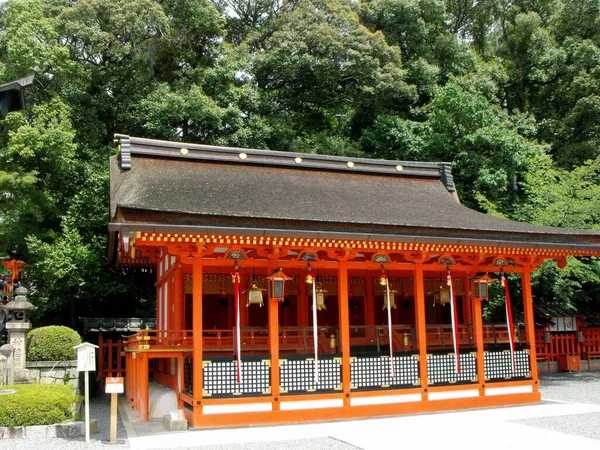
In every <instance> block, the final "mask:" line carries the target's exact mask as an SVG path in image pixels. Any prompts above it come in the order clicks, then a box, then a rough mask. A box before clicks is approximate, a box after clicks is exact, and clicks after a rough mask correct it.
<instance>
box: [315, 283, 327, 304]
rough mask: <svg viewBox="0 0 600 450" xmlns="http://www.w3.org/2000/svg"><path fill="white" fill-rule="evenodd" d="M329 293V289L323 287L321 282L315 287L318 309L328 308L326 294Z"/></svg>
mask: <svg viewBox="0 0 600 450" xmlns="http://www.w3.org/2000/svg"><path fill="white" fill-rule="evenodd" d="M326 293H327V289H323V285H322V284H321V283H319V282H318V283H317V286H316V287H315V294H316V296H317V301H316V303H317V311H321V310H322V309H327V305H326V304H325V294H326Z"/></svg>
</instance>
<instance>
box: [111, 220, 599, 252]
mask: <svg viewBox="0 0 600 450" xmlns="http://www.w3.org/2000/svg"><path fill="white" fill-rule="evenodd" d="M108 230H109V231H111V232H118V231H125V232H132V231H140V232H152V233H182V234H225V235H243V236H257V237H261V236H264V237H266V236H269V237H278V236H281V237H304V238H313V239H347V240H362V241H367V242H368V241H372V242H375V241H379V242H388V241H398V242H409V243H435V244H453V245H472V246H482V247H498V248H533V249H548V250H563V251H567V252H568V251H572V252H590V253H598V252H600V246H598V245H592V244H586V243H583V244H573V243H568V244H567V243H561V242H532V241H517V240H503V239H485V238H464V237H451V236H434V235H410V234H394V233H390V234H381V233H361V232H352V233H351V232H336V231H325V230H323V231H320V230H301V229H277V228H260V227H258V228H244V227H223V226H198V225H161V224H155V223H128V222H111V223H109V224H108Z"/></svg>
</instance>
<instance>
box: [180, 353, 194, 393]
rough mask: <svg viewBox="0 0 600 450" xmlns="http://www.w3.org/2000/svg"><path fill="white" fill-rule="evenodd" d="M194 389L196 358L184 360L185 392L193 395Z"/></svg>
mask: <svg viewBox="0 0 600 450" xmlns="http://www.w3.org/2000/svg"><path fill="white" fill-rule="evenodd" d="M193 388H194V358H192V357H186V358H183V392H185V393H186V394H188V395H192V393H193Z"/></svg>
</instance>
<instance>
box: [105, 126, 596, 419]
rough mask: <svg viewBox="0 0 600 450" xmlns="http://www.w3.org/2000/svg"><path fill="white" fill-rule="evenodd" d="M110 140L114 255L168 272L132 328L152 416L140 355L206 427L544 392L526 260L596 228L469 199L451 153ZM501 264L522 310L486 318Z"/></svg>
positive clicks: (132, 363) (136, 375) (550, 254)
mask: <svg viewBox="0 0 600 450" xmlns="http://www.w3.org/2000/svg"><path fill="white" fill-rule="evenodd" d="M116 141H117V142H118V144H119V154H118V155H117V156H115V157H113V158H112V159H111V167H110V196H111V198H110V224H109V231H110V256H111V259H112V261H113V262H114V263H116V264H119V265H121V266H142V267H148V266H155V267H156V273H157V280H156V292H157V294H156V298H157V318H156V319H157V327H156V330H146V331H140V332H138V333H136V334H135V335H133V336H131V337H129V338H128V339H127V342H126V355H127V356H126V386H127V389H126V393H127V396H128V397H129V399H130V400H131V401H132V404H133V407H134V408H137V409H138V410H139V413H140V417H141V418H142V420H147V419H148V384H149V377H150V375H149V367H152V368H153V370H152V377H153V380H154V381H156V382H158V383H161V384H163V385H165V386H167V387H170V388H171V389H173V390H174V391H175V393H176V395H177V399H178V403H179V406H180V407H181V408H182V409H184V411H185V415H186V419H187V420H188V421H189V423H190V425H191V426H192V427H196V428H200V427H228V426H236V425H255V424H266V423H284V422H302V421H315V420H329V419H342V418H355V417H371V416H381V415H393V414H405V413H415V412H426V411H440V410H450V409H461V408H477V407H488V406H498V405H512V404H524V403H533V402H538V401H540V393H539V390H538V383H539V381H538V372H537V362H536V354H535V341H534V339H535V335H534V322H533V300H532V295H531V287H530V279H531V273H532V272H533V271H534V270H535V269H536V267H537V266H538V265H539V264H540V263H541V262H542V261H544V260H546V259H557V260H559V262H560V264H564V263H565V258H566V257H567V256H568V255H573V256H583V255H599V254H600V233H594V232H591V231H583V230H566V229H558V228H551V227H540V226H534V225H530V224H525V223H518V222H512V221H508V220H503V219H500V218H496V217H491V216H488V215H485V214H481V213H478V212H476V211H473V210H470V209H468V208H466V207H464V206H462V205H461V204H460V202H459V200H458V197H457V195H456V192H455V188H454V184H453V180H452V175H451V172H450V165H449V164H447V163H420V162H400V161H381V160H369V159H358V158H346V157H332V156H321V155H313V154H295V153H286V152H274V151H263V150H251V149H239V148H227V147H213V146H206V145H195V144H182V143H175V142H165V141H158V140H150V139H142V138H134V137H129V136H125V135H117V136H116ZM508 273H511V274H519V276H520V284H521V286H520V288H521V289H520V291H521V292H522V303H523V305H524V308H523V311H522V313H523V317H524V324H521V326H518V324H511V322H510V320H508V321H507V322H505V323H502V324H496V325H484V324H483V321H482V301H485V297H486V296H487V295H486V292H485V291H486V290H487V289H486V287H487V284H486V283H491V282H499V281H500V280H501V279H502V280H503V279H504V274H508ZM273 274H275V275H273ZM277 277H279V279H277V280H275V281H273V280H272V278H277ZM282 277H285V278H286V280H285V281H283V280H281V278H282ZM276 282H277V283H282V285H281V284H279V285H277V286H274V285H273V283H276ZM281 288H283V292H281V290H280V289H281ZM506 292H507V294H508V290H507V291H506ZM508 299H509V297H508V295H507V300H508ZM261 301H262V302H263V303H264V306H261ZM508 309H509V310H510V308H508ZM507 316H508V315H507Z"/></svg>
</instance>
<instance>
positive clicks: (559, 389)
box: [0, 372, 600, 450]
mask: <svg viewBox="0 0 600 450" xmlns="http://www.w3.org/2000/svg"><path fill="white" fill-rule="evenodd" d="M540 390H541V392H542V398H543V401H544V402H567V403H587V404H594V405H600V372H582V373H560V374H542V375H541V385H540ZM90 417H91V418H94V419H97V420H98V429H99V433H98V434H93V435H91V436H90V442H89V443H86V442H85V438H79V439H58V438H54V439H19V440H0V449H11V450H15V449H19V450H20V449H24V450H63V449H64V450H79V449H105V450H106V449H115V450H121V449H128V448H130V447H129V445H128V443H127V433H126V432H125V428H124V427H123V423H122V421H121V418H120V417H119V418H118V421H117V443H116V444H111V443H110V396H109V395H105V394H100V395H98V396H97V397H92V398H91V399H90ZM514 422H515V423H518V424H523V425H528V426H532V427H536V428H542V429H548V430H553V431H558V432H562V433H566V434H569V435H574V436H583V437H588V438H592V439H596V440H598V441H599V442H600V427H599V426H598V424H600V413H587V414H576V415H563V416H555V417H538V418H530V419H523V420H515V421H514ZM180 448H181V449H182V450H192V449H201V450H230V449H236V450H240V449H241V450H279V449H281V448H285V449H286V450H325V449H327V450H359V449H358V447H356V446H353V445H350V444H348V443H346V442H343V441H340V440H338V439H334V438H331V437H328V438H319V439H299V440H290V441H283V442H282V441H280V442H261V443H247V444H242V445H239V444H238V445H211V446H195V447H180Z"/></svg>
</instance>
